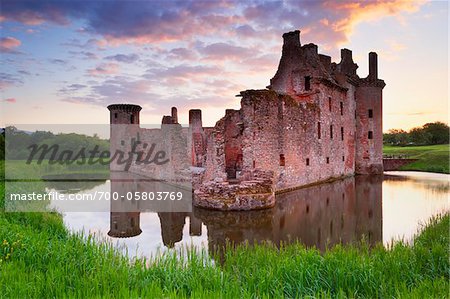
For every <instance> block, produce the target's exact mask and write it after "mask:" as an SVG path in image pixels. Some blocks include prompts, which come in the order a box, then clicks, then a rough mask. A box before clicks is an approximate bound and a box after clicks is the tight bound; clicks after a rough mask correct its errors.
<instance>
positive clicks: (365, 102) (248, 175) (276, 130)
mask: <svg viewBox="0 0 450 299" xmlns="http://www.w3.org/2000/svg"><path fill="white" fill-rule="evenodd" d="M283 39H284V44H283V48H282V55H281V59H280V63H279V67H278V70H277V72H276V74H275V76H274V77H273V78H272V79H271V80H270V85H269V86H268V87H267V89H264V90H246V91H242V92H241V93H240V95H239V96H241V97H242V99H241V108H240V109H239V110H233V109H227V110H226V113H225V116H224V117H223V118H221V119H220V120H219V121H218V122H217V123H216V125H215V126H214V127H212V128H204V127H203V125H202V117H201V110H199V109H194V110H190V111H189V125H190V128H189V130H190V131H189V134H188V135H189V137H188V138H187V140H186V141H185V142H184V143H183V144H186V146H187V148H188V149H190V150H188V155H190V157H189V158H187V160H186V159H184V158H182V159H179V161H177V165H178V164H179V165H182V166H183V167H185V166H186V161H189V160H190V163H188V164H190V165H191V166H192V167H194V168H195V169H194V170H193V171H192V178H193V183H194V185H193V186H194V189H195V193H194V195H195V196H194V204H196V205H198V206H202V207H207V208H215V209H233V210H235V209H243V210H247V209H253V208H255V209H256V208H264V207H269V206H273V204H274V194H275V192H279V191H283V190H290V189H293V188H297V187H300V186H304V185H308V184H312V183H317V182H321V181H326V180H330V179H335V178H339V177H345V176H349V175H353V174H380V173H382V171H383V163H382V89H383V88H384V86H385V83H384V81H383V80H380V79H378V66H377V55H376V53H373V52H371V53H369V75H368V76H367V77H366V78H360V77H359V76H358V75H357V72H356V70H357V68H358V65H357V64H356V63H354V61H353V58H352V52H351V51H350V50H348V49H342V50H341V61H340V62H339V63H334V62H333V63H332V62H331V57H330V56H327V55H323V54H319V53H318V47H317V45H314V44H307V45H303V46H302V45H301V43H300V32H299V31H293V32H289V33H286V34H284V35H283ZM112 106H114V107H113V108H114V109H111V117H112V116H113V114H114V113H117V110H118V109H119V110H120V109H122V108H123V107H122V106H123V105H122V106H121V105H112ZM121 107H122V108H121ZM133 111H134V110H133ZM171 112H172V113H171V115H170V116H164V117H163V120H162V123H163V126H164V124H178V116H177V110H176V108H172V111H171ZM120 117H122V116H120ZM129 117H130V116H129V115H124V116H123V118H124V120H125V121H126V120H127V119H128V118H129ZM119 119H122V118H119ZM132 119H133V120H136V119H138V116H137V117H136V116H133V117H132ZM141 134H142V136H143V137H142V138H143V139H144V140H145V139H148V138H153V137H151V136H147V134H148V132H147V133H146V132H142V133H141ZM168 136H172V137H176V136H177V135H176V134H170V135H167V134H163V135H161V136H160V137H161V138H162V139H159V140H160V141H161V142H162V143H165V142H166V141H164V140H163V139H164V138H166V139H167V138H168ZM172 137H170V138H172ZM170 138H169V139H170ZM173 141H174V140H169V143H170V142H173ZM189 151H190V153H189ZM175 152H176V153H177V155H178V154H183V152H182V151H180V150H179V151H175ZM177 155H172V156H171V157H172V158H173V159H177ZM132 171H135V172H138V173H143V172H145V169H143V168H142V167H134V168H133V169H132ZM252 188H253V189H254V190H256V191H255V192H253V191H252ZM258 190H259V191H258ZM258 192H259V193H258ZM196 198H197V199H196Z"/></svg>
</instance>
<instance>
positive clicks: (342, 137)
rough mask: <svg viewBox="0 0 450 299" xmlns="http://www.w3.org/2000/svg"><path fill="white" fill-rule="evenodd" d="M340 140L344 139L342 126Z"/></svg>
mask: <svg viewBox="0 0 450 299" xmlns="http://www.w3.org/2000/svg"><path fill="white" fill-rule="evenodd" d="M341 140H344V127H341Z"/></svg>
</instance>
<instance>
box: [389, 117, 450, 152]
mask: <svg viewBox="0 0 450 299" xmlns="http://www.w3.org/2000/svg"><path fill="white" fill-rule="evenodd" d="M449 134H450V128H449V126H448V125H447V124H445V123H443V122H439V121H437V122H434V123H427V124H425V125H423V126H422V127H417V128H413V129H411V130H410V131H409V132H406V131H404V130H401V129H400V130H399V129H391V130H389V131H388V133H385V134H383V143H384V144H390V145H400V146H404V145H408V144H416V145H432V144H448V143H449V139H450V135H449Z"/></svg>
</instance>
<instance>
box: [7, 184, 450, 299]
mask: <svg viewBox="0 0 450 299" xmlns="http://www.w3.org/2000/svg"><path fill="white" fill-rule="evenodd" d="M0 193H1V194H0V195H2V193H3V184H2V185H0ZM449 219H450V216H449V215H448V214H447V215H445V216H442V217H440V218H435V219H432V220H431V222H430V223H429V224H428V226H427V227H426V228H425V229H424V230H423V232H422V233H421V234H420V235H419V236H418V237H417V238H416V239H415V242H414V244H413V245H411V246H409V245H405V244H403V243H397V244H395V245H394V246H393V247H392V248H391V249H389V250H388V249H385V248H384V247H383V246H381V245H380V246H378V247H376V248H373V249H369V248H368V247H367V246H366V245H364V243H363V244H360V246H336V247H334V248H333V249H330V250H328V251H326V252H325V253H323V254H322V253H320V252H319V251H317V250H313V249H306V248H305V247H303V246H302V245H300V244H293V245H287V246H284V247H282V248H280V249H278V248H275V247H272V246H271V245H269V244H266V245H260V246H256V247H250V246H245V245H244V246H239V247H238V248H237V249H235V250H233V249H227V250H226V251H225V257H224V263H223V265H219V264H218V263H214V262H213V261H211V260H210V259H209V258H208V257H207V255H206V253H205V252H201V251H197V250H194V249H188V250H187V251H186V253H185V255H183V254H182V255H181V256H180V255H179V254H177V253H174V252H169V253H166V254H163V255H162V256H159V257H155V258H153V259H150V260H147V261H144V260H133V261H131V260H129V259H128V258H126V257H124V256H122V255H120V254H119V252H118V251H117V250H116V249H114V248H113V247H112V246H111V245H109V244H105V243H99V242H96V241H95V240H94V239H93V238H91V237H83V236H80V235H73V234H70V233H69V232H68V231H67V230H66V228H65V227H64V225H63V223H62V220H61V217H60V215H58V214H56V213H3V212H2V213H1V214H0V236H1V240H0V242H2V243H1V245H0V259H1V262H0V286H1V293H0V294H1V296H2V297H5V298H62V297H78V298H86V297H87V298H92V297H104V298H139V297H140V298H155V297H157V298H158V297H165V298H166V297H196V298H223V297H225V298H255V297H261V298H269V297H302V296H317V297H365V298H374V297H383V298H385V297H416V298H425V297H435V298H443V297H445V296H447V295H448V288H449V269H450V266H449V259H448V244H449V236H448V228H449ZM13 244H14V245H13ZM146 264H147V265H148V266H145V265H146Z"/></svg>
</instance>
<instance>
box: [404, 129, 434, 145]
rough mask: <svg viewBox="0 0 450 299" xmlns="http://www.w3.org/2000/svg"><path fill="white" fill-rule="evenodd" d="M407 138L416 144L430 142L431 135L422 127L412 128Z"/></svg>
mask: <svg viewBox="0 0 450 299" xmlns="http://www.w3.org/2000/svg"><path fill="white" fill-rule="evenodd" d="M409 139H410V141H411V142H412V143H414V144H417V145H425V144H430V142H431V135H430V134H429V133H427V132H426V131H425V130H424V129H423V127H421V128H413V129H411V130H410V131H409Z"/></svg>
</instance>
